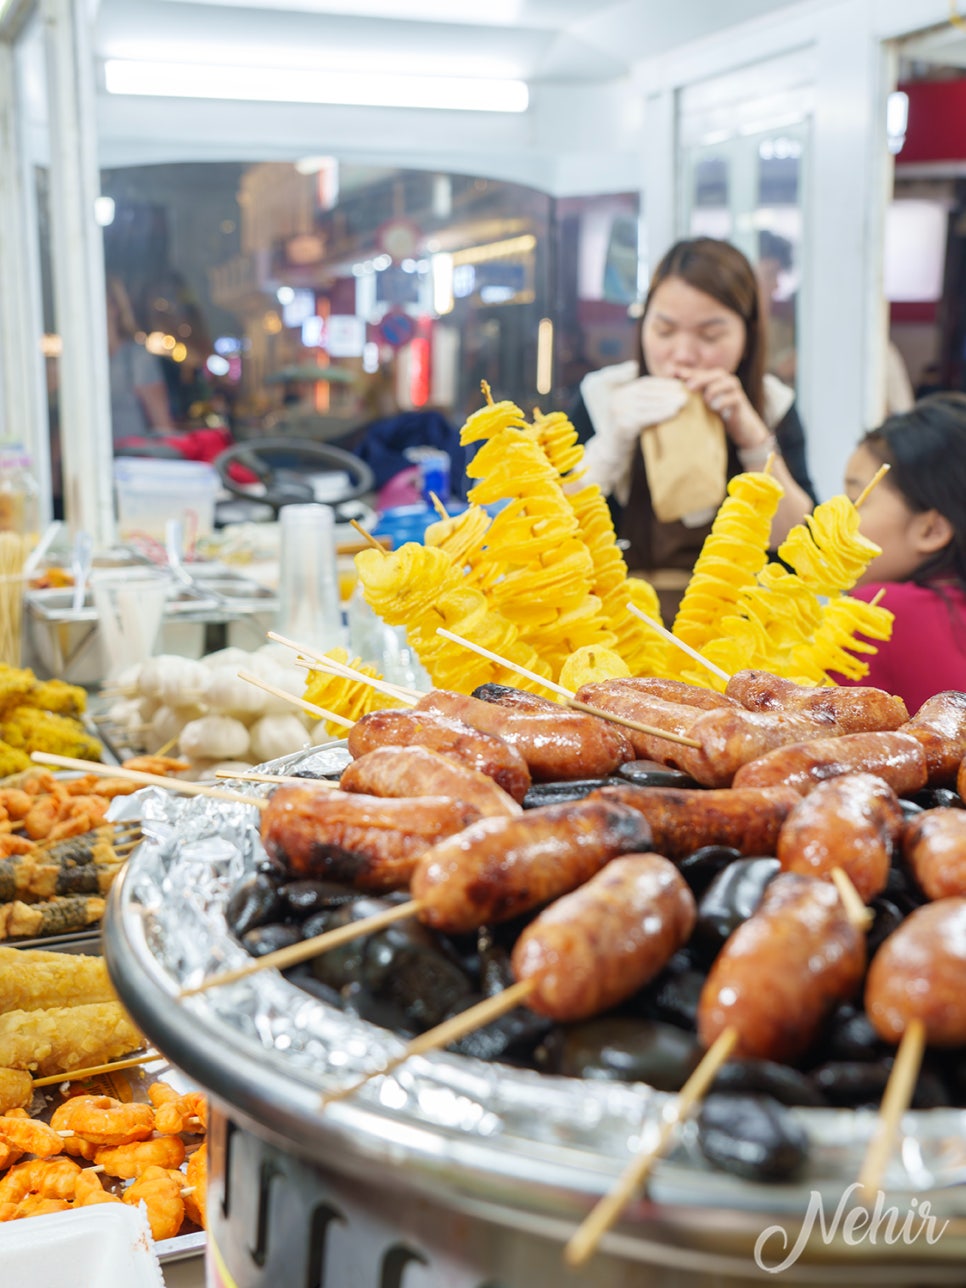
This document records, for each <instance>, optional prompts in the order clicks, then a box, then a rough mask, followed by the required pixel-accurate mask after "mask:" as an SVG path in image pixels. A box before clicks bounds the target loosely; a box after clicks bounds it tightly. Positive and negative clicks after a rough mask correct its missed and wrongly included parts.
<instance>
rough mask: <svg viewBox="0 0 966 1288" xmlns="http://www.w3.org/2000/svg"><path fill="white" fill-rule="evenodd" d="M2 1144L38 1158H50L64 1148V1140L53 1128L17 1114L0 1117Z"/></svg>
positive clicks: (0, 1140)
mask: <svg viewBox="0 0 966 1288" xmlns="http://www.w3.org/2000/svg"><path fill="white" fill-rule="evenodd" d="M0 1142H2V1143H4V1144H6V1145H12V1146H13V1147H14V1149H19V1150H20V1151H21V1152H22V1153H24V1154H36V1155H37V1157H38V1158H50V1157H51V1155H52V1154H59V1153H61V1151H62V1150H63V1147H64V1142H63V1138H62V1137H61V1136H60V1135H58V1133H57V1132H56V1131H55V1130H54V1129H53V1128H52V1127H48V1126H47V1124H46V1123H42V1122H40V1121H39V1120H38V1119H36V1118H30V1117H20V1116H18V1115H15V1114H3V1115H0Z"/></svg>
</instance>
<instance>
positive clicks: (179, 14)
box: [91, 0, 795, 193]
mask: <svg viewBox="0 0 966 1288" xmlns="http://www.w3.org/2000/svg"><path fill="white" fill-rule="evenodd" d="M788 7H795V5H794V4H790V3H789V0H783V2H776V0H727V2H726V3H722V2H721V0H680V2H679V3H677V4H674V3H671V2H670V0H279V2H278V3H269V2H268V0H101V2H100V5H99V8H98V10H97V16H96V21H95V25H94V30H93V33H92V42H91V43H92V48H93V52H94V55H95V59H96V61H97V67H98V85H99V90H98V95H97V115H98V147H99V155H100V161H101V164H102V166H104V167H110V168H113V167H116V166H120V165H131V164H139V163H142V164H143V163H150V162H166V161H186V160H202V159H204V160H215V159H220V160H245V161H255V160H272V159H275V160H283V159H295V158H297V157H299V156H303V155H313V154H315V155H317V154H320V153H330V154H332V155H336V156H339V157H340V158H341V159H342V160H346V161H353V162H355V163H357V164H368V165H399V166H413V167H424V168H448V169H451V170H453V171H457V172H464V173H480V174H487V175H492V176H495V177H501V178H506V179H516V180H517V181H520V182H528V183H531V184H533V185H534V186H537V187H542V188H544V189H546V190H547V191H551V192H557V193H563V192H575V191H603V190H615V189H622V188H623V189H626V188H632V187H634V186H636V185H637V183H638V182H639V166H640V155H641V150H642V145H641V140H642V131H643V128H644V122H643V119H642V114H641V112H642V109H641V96H640V90H639V87H638V86H635V85H633V84H632V71H633V69H634V67H635V64H640V63H641V62H642V61H644V60H646V59H652V58H655V57H659V56H660V55H661V54H664V53H667V52H668V51H669V50H672V49H675V48H677V47H679V46H681V45H684V44H688V43H690V42H693V41H696V40H699V39H701V38H702V37H705V36H709V35H713V34H714V33H717V32H720V31H721V30H723V29H724V28H726V27H730V26H733V25H735V24H738V23H742V22H746V21H750V20H753V19H755V18H759V17H761V16H763V15H765V14H768V13H771V12H773V11H775V10H779V9H782V8H788ZM125 57H127V58H145V57H148V58H152V59H155V60H158V61H166V60H170V61H179V60H180V61H192V62H198V63H211V62H219V63H230V64H240V65H243V66H252V65H261V66H269V67H288V66H291V67H298V68H306V67H308V68H312V69H317V70H318V71H319V73H320V75H324V74H325V71H326V69H329V68H338V69H339V70H340V71H352V70H354V69H366V70H369V71H372V70H374V69H375V70H380V69H385V70H386V71H390V70H391V71H393V72H395V73H400V72H409V73H412V74H414V75H417V74H420V75H433V74H434V73H435V74H445V75H454V74H455V75H460V74H462V75H465V76H474V75H479V76H487V75H489V76H492V75H497V76H503V77H517V78H522V79H524V80H526V81H527V82H528V84H529V85H530V90H531V106H530V109H529V110H528V111H527V112H526V113H525V114H523V115H521V116H517V117H510V116H505V115H499V114H493V115H490V114H485V113H472V112H438V111H428V110H421V111H417V110H409V111H400V110H392V111H390V110H386V109H374V108H361V107H352V108H343V107H324V106H315V105H313V106H302V105H298V106H297V105H292V104H278V103H259V104H249V103H242V102H224V101H215V100H211V101H206V100H201V101H198V100H194V101H190V100H178V99H169V98H145V97H130V98H127V97H124V98H122V97H119V96H114V95H108V94H107V93H106V92H105V91H104V89H103V77H102V73H101V71H100V68H101V66H102V63H103V60H104V59H106V58H125Z"/></svg>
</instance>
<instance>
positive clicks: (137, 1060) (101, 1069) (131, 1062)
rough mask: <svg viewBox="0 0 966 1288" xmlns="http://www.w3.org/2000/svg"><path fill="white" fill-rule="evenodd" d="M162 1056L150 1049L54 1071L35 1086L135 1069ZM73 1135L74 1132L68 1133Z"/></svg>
mask: <svg viewBox="0 0 966 1288" xmlns="http://www.w3.org/2000/svg"><path fill="white" fill-rule="evenodd" d="M160 1059H161V1057H160V1055H159V1054H158V1052H157V1051H149V1052H148V1054H147V1055H135V1056H130V1057H129V1058H128V1059H126V1060H115V1061H113V1063H111V1064H92V1065H90V1066H89V1067H88V1068H86V1069H67V1070H65V1071H64V1072H63V1073H52V1074H50V1075H49V1076H48V1077H44V1078H34V1080H33V1085H34V1086H35V1087H53V1086H56V1084H57V1083H59V1082H79V1081H80V1080H81V1079H82V1078H93V1077H95V1076H96V1075H97V1074H99V1073H113V1072H114V1071H115V1069H133V1068H134V1067H135V1065H139V1064H150V1063H151V1061H152V1060H160ZM67 1134H68V1135H69V1136H72V1135H73V1134H74V1133H73V1132H68V1133H67Z"/></svg>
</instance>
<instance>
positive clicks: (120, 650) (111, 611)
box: [91, 575, 170, 680]
mask: <svg viewBox="0 0 966 1288" xmlns="http://www.w3.org/2000/svg"><path fill="white" fill-rule="evenodd" d="M169 590H170V583H169V582H168V580H167V578H164V577H153V576H143V575H139V576H134V577H97V578H95V579H94V580H93V581H92V582H91V592H92V594H93V598H94V607H95V608H96V609H97V617H98V627H99V635H100V643H101V654H102V658H103V670H104V676H105V678H106V679H108V680H110V679H114V678H115V677H116V676H117V675H119V674H120V673H121V672H122V671H124V670H125V669H126V668H127V667H129V666H134V665H136V664H137V663H139V662H144V661H146V660H147V659H148V658H149V657H152V656H153V655H154V654H155V653H156V652H157V647H158V638H159V636H160V634H161V623H162V621H163V620H164V606H165V602H166V600H167V597H168V591H169Z"/></svg>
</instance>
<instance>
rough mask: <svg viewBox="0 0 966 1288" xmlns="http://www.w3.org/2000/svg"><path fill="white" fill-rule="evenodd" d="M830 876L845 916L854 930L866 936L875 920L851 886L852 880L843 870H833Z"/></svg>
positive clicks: (871, 912) (869, 909) (870, 910)
mask: <svg viewBox="0 0 966 1288" xmlns="http://www.w3.org/2000/svg"><path fill="white" fill-rule="evenodd" d="M830 876H831V878H832V881H833V883H834V885H835V888H836V890H838V892H839V898H840V899H841V900H842V902H843V904H844V905H845V915H846V916H847V917H848V919H849V921H850V922H851V923H852V925H853V926H854V927H855V928H856V930H861V931H862V933H863V934H866V933H867V932H868V930H869V927H870V926H871V925H872V922H873V921H874V920H875V914H874V913H873V911H872V909H871V908H869V907H867V906H866V904H865V902H864V901H863V899H862V896H861V895H860V894H859V892H858V890H856V888H855V886H854V885H853V884H852V878H851V877H850V876H849V874H848V873H847V872H846V871H845V870H844V868H833V869H832V871H831V873H830Z"/></svg>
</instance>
